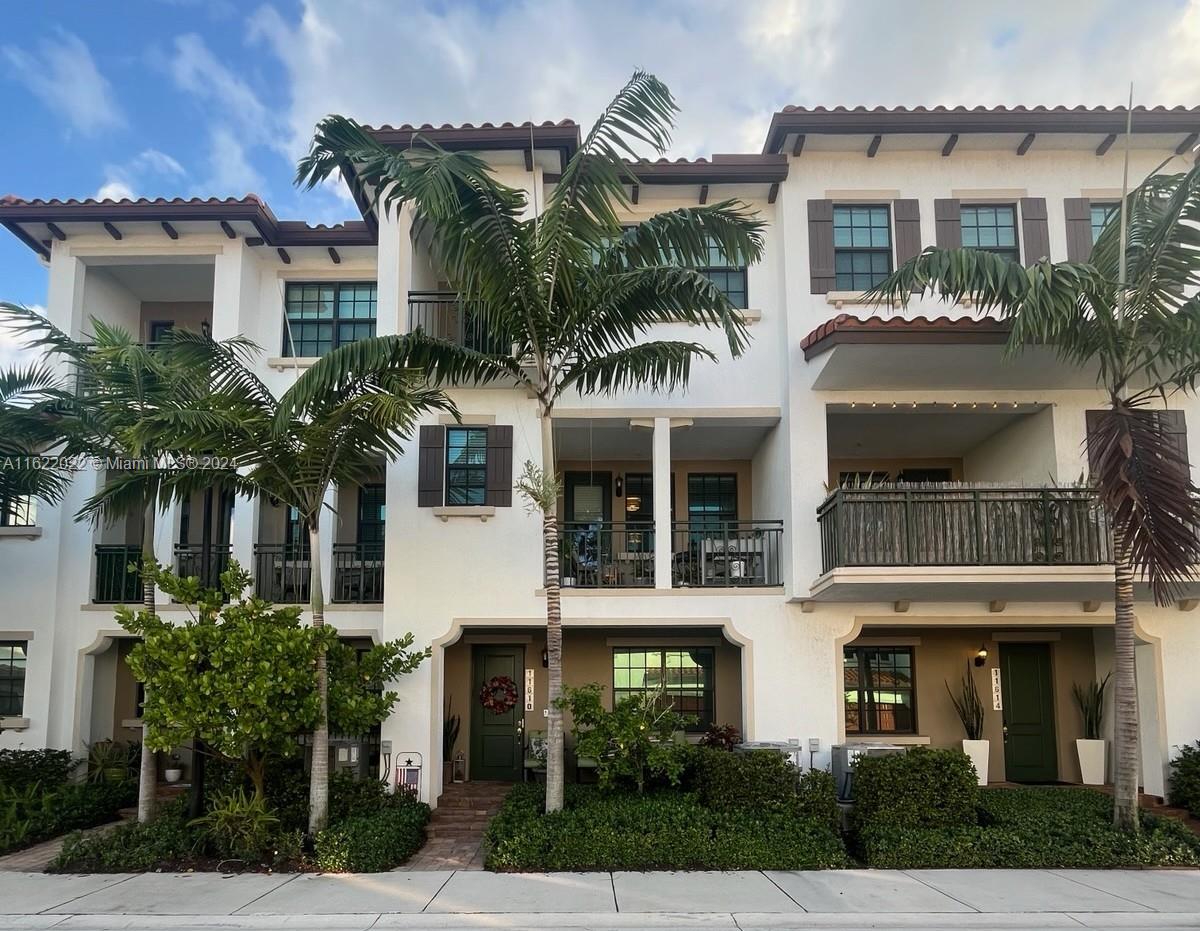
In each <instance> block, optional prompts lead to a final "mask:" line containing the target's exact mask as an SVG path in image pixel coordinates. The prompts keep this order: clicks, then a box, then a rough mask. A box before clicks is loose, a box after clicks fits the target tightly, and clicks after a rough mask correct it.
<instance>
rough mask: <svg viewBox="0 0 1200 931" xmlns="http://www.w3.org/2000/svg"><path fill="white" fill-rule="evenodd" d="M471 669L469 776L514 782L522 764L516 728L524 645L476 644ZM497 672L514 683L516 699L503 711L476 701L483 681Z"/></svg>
mask: <svg viewBox="0 0 1200 931" xmlns="http://www.w3.org/2000/svg"><path fill="white" fill-rule="evenodd" d="M471 669H472V682H473V687H474V691H473V693H472V695H473V699H474V700H473V704H472V705H471V778H472V779H494V780H499V781H502V782H516V781H517V780H518V779H520V778H521V767H522V766H523V765H524V756H523V753H522V751H523V749H524V748H523V747H522V745H521V744H522V737H521V732H520V729H519V728H520V724H521V722H522V720H524V717H525V696H524V695H523V694H522V692H523V690H524V681H525V648H524V647H519V646H493V645H491V644H477V645H476V646H475V648H474V649H473V650H472V651H471ZM497 676H507V677H508V678H510V679H512V681H513V682H514V683H515V684H516V686H517V703H516V705H514V706H513V707H512V708H511V709H510V710H508V711H505V712H504V713H503V714H495V713H494V712H492V711H490V710H488V709H487V708H484V707H483V705H482V704H481V703H480V701H479V692H480V690H481V689H482V688H483V686H484V684H485V683H486V682H489V681H491V680H492V679H493V678H495V677H497Z"/></svg>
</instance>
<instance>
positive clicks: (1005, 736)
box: [1002, 724, 1008, 743]
mask: <svg viewBox="0 0 1200 931" xmlns="http://www.w3.org/2000/svg"><path fill="white" fill-rule="evenodd" d="M1002 730H1003V731H1004V742H1005V743H1008V725H1007V724H1005V725H1004V727H1003V728H1002Z"/></svg>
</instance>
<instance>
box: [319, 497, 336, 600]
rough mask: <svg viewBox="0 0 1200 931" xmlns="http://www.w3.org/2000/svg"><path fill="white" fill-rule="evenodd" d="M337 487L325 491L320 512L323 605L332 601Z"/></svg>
mask: <svg viewBox="0 0 1200 931" xmlns="http://www.w3.org/2000/svg"><path fill="white" fill-rule="evenodd" d="M336 507H337V486H336V485H330V486H329V488H327V489H326V490H325V504H324V506H323V507H322V510H321V540H320V543H321V589H322V590H323V591H324V592H325V604H326V605H328V604H329V603H330V602H331V601H332V600H333V541H334V539H336V537H337V520H338V515H337V512H336V511H335V510H333V508H336Z"/></svg>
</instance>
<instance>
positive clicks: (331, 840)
mask: <svg viewBox="0 0 1200 931" xmlns="http://www.w3.org/2000/svg"><path fill="white" fill-rule="evenodd" d="M388 799H389V800H390V801H388V802H387V803H386V804H385V805H383V806H382V807H380V808H379V809H378V810H377V811H374V812H371V813H369V814H362V815H355V816H353V817H349V818H346V819H345V820H343V821H340V822H336V823H334V824H331V825H330V826H329V827H328V828H326V829H325V830H324V831H321V832H320V833H319V834H317V836H316V841H315V863H316V867H317V869H319V870H323V871H325V872H327V873H346V872H349V873H380V872H383V871H385V870H390V869H393V868H395V867H397V866H399V865H400V864H401V863H403V862H404V861H405V860H407V859H408V858H409V857H411V856H412V855H413V854H414V853H416V852H417V851H418V850H420V849H421V845H422V844H423V843H424V842H425V825H426V823H427V822H428V821H429V814H430V812H429V806H428V805H426V804H425V803H424V802H418V801H416V800H415V799H413V798H411V797H410V796H407V795H404V794H395V795H390V796H388Z"/></svg>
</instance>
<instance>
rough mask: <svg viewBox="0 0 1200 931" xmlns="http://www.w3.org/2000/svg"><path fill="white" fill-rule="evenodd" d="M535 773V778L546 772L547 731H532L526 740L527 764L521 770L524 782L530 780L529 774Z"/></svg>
mask: <svg viewBox="0 0 1200 931" xmlns="http://www.w3.org/2000/svg"><path fill="white" fill-rule="evenodd" d="M531 772H532V773H533V775H534V778H535V779H536V778H537V774H538V773H541V774H542V775H543V776H544V775H545V774H546V732H545V731H530V732H529V738H528V739H527V740H526V742H525V765H524V767H523V769H522V772H521V778H522V781H523V782H528V781H529V774H530V773H531Z"/></svg>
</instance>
